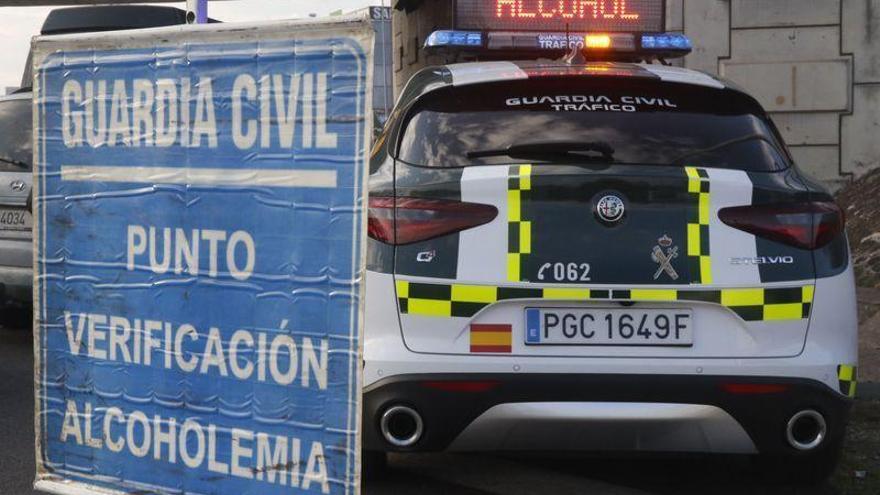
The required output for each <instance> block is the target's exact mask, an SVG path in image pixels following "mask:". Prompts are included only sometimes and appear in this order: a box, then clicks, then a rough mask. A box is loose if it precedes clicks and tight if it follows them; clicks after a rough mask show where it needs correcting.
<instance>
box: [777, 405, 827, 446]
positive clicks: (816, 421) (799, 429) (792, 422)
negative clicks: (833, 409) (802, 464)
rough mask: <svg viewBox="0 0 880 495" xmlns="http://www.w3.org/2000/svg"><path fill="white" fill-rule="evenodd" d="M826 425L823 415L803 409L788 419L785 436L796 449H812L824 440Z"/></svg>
mask: <svg viewBox="0 0 880 495" xmlns="http://www.w3.org/2000/svg"><path fill="white" fill-rule="evenodd" d="M827 433H828V425H827V424H826V423H825V417H824V416H822V415H821V414H819V413H818V412H817V411H814V410H813V409H804V410H803V411H800V412H798V413H796V414H795V415H794V416H792V417H791V419H789V420H788V425H787V426H786V427H785V438H786V440H788V444H789V445H791V446H792V447H794V448H795V449H797V450H813V449H815V448H816V447H818V446H819V445H821V444H822V442H823V441H824V440H825V436H826V434H827Z"/></svg>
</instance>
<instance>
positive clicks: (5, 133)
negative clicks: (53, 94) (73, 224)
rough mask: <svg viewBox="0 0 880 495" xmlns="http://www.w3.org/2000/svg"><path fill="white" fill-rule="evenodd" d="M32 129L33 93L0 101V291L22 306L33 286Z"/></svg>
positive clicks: (4, 98)
mask: <svg viewBox="0 0 880 495" xmlns="http://www.w3.org/2000/svg"><path fill="white" fill-rule="evenodd" d="M31 129H32V120H31V93H30V92H29V91H22V92H18V93H15V94H12V95H8V96H4V97H2V98H0V290H2V296H3V298H4V300H6V301H12V302H21V303H30V301H31V297H32V287H33V272H32V269H31V267H32V264H33V249H32V243H31V241H32V238H33V234H32V231H31V229H32V227H33V218H32V216H31V200H30V198H31V184H32V181H33V171H32V168H31V160H32V154H31V139H32V136H31Z"/></svg>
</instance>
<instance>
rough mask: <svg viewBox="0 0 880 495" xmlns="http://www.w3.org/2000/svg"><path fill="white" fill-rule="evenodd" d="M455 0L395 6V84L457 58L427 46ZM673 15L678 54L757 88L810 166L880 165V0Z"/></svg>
mask: <svg viewBox="0 0 880 495" xmlns="http://www.w3.org/2000/svg"><path fill="white" fill-rule="evenodd" d="M451 4H452V2H450V1H448V0H425V2H424V4H423V5H422V6H421V8H419V9H416V10H413V11H411V12H405V11H395V12H394V17H393V31H394V48H395V50H396V51H395V54H394V71H395V72H394V82H395V87H397V88H399V87H400V86H402V84H403V83H404V82H405V81H406V80H407V79H408V78H409V76H410V75H411V74H412V73H413V72H414V71H415V70H416V69H418V68H420V67H423V66H425V65H431V64H437V63H443V62H446V61H451V60H447V59H445V58H440V57H433V59H431V60H426V59H425V57H424V56H423V52H422V51H421V50H420V47H421V45H422V44H423V43H424V40H425V37H426V36H427V35H428V34H429V33H430V32H431V31H433V30H435V29H441V28H443V27H448V26H449V22H450V19H451ZM666 17H667V28H668V29H669V30H670V31H683V32H685V33H686V34H687V35H688V36H690V37H691V38H692V40H693V42H694V46H695V49H694V52H693V53H692V54H691V55H689V56H687V57H685V58H684V59H682V60H680V61H678V62H677V63H678V64H679V65H684V66H685V67H689V68H693V69H697V70H702V71H706V72H710V73H713V74H720V75H721V76H724V77H726V78H728V79H730V80H732V81H734V82H736V83H737V84H739V85H740V86H742V87H743V88H745V89H746V90H747V91H749V92H750V93H752V94H753V95H755V97H757V98H758V99H759V100H760V101H761V103H762V104H763V105H764V106H765V108H766V109H767V110H768V111H769V112H770V113H771V115H772V117H773V120H774V121H775V122H776V124H777V125H778V126H779V129H780V131H781V132H782V134H783V135H784V137H785V139H786V142H788V144H789V146H790V147H791V150H792V154H793V155H794V156H795V159H796V160H797V162H798V164H799V165H800V166H801V168H803V169H804V170H805V171H807V172H808V173H809V174H811V175H812V176H814V177H815V178H817V179H819V180H822V181H823V182H825V183H827V184H828V185H830V186H832V187H836V186H839V185H841V184H842V183H844V182H846V181H848V180H850V179H851V178H852V177H854V176H855V177H857V176H859V175H861V174H863V173H865V172H866V171H868V170H870V169H873V168H877V167H880V0H668V1H667V16H666Z"/></svg>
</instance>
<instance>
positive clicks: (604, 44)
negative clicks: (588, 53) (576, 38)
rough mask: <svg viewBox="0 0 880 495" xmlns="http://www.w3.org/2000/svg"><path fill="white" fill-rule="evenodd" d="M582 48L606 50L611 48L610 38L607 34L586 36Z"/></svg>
mask: <svg viewBox="0 0 880 495" xmlns="http://www.w3.org/2000/svg"><path fill="white" fill-rule="evenodd" d="M584 48H588V49H607V48H611V36H608V35H607V34H588V35H586V36H584Z"/></svg>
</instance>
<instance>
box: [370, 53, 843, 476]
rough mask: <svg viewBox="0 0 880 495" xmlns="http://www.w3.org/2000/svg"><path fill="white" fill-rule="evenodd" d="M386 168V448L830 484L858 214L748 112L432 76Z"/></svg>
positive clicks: (408, 111) (596, 83) (613, 78)
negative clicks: (757, 473)
mask: <svg viewBox="0 0 880 495" xmlns="http://www.w3.org/2000/svg"><path fill="white" fill-rule="evenodd" d="M371 167H372V168H371V177H370V189H371V192H370V194H371V196H370V218H369V235H370V237H371V241H370V246H369V249H368V251H369V254H368V273H367V296H366V297H367V304H366V308H367V309H366V311H367V315H366V316H367V318H366V322H367V323H366V339H365V347H364V359H365V366H364V382H365V383H364V385H365V389H364V403H365V405H364V421H363V430H364V434H363V435H364V436H363V438H364V448H365V449H367V450H370V451H374V452H384V451H403V452H415V451H439V450H451V451H474V450H480V451H483V450H491V451H510V450H532V451H544V450H550V451H564V450H597V449H598V450H634V451H660V452H670V451H671V452H712V453H736V454H761V457H762V458H765V459H770V460H783V461H784V462H783V463H782V464H783V465H784V466H785V467H786V469H787V470H791V471H795V472H797V471H800V472H802V473H805V474H808V475H811V476H812V477H816V476H823V475H825V474H827V473H828V472H829V470H830V469H831V468H832V467H833V465H834V459H835V457H836V454H837V453H838V451H839V450H840V448H841V443H842V440H843V436H844V429H845V424H846V418H847V413H848V410H849V407H850V403H851V398H852V396H853V394H854V391H855V382H856V360H857V356H856V340H857V338H856V333H857V322H856V307H855V292H854V282H853V273H852V266H851V263H850V261H849V253H848V246H847V241H846V238H845V235H844V218H843V214H842V212H841V211H840V209H839V208H838V207H837V206H836V205H835V204H834V202H833V199H832V196H831V195H830V194H829V193H828V192H827V191H826V190H825V189H824V188H823V187H821V186H820V185H818V184H816V183H815V182H813V181H811V180H810V179H809V178H807V177H806V176H804V175H803V174H802V173H801V172H800V171H799V170H798V169H797V167H796V166H795V164H794V163H793V160H792V157H791V155H790V154H789V152H788V151H787V149H786V147H785V145H784V143H783V141H782V139H781V137H780V135H779V133H778V131H777V130H776V128H775V127H774V125H773V123H772V122H771V121H770V119H769V118H768V116H767V115H766V113H765V112H764V111H763V110H762V108H761V107H760V105H759V104H758V103H757V102H756V101H755V100H754V99H753V98H752V97H750V96H749V95H748V94H745V93H744V92H742V91H741V90H739V89H737V88H736V87H734V86H732V85H731V84H729V83H727V82H725V81H723V80H719V79H716V78H714V77H711V76H708V75H706V74H703V73H698V72H694V71H690V70H686V69H678V68H673V67H668V66H663V65H657V64H644V63H622V62H584V63H573V64H572V63H564V62H533V61H529V62H505V61H500V62H499V61H495V62H475V63H464V64H451V65H446V66H441V67H434V68H429V69H425V70H422V71H421V72H419V73H417V74H416V75H415V76H414V77H413V78H412V79H411V80H410V82H409V83H408V84H407V86H406V87H405V89H404V90H403V92H402V96H401V98H400V100H399V101H398V104H397V107H396V109H395V111H394V113H393V114H392V117H391V118H390V120H389V124H388V125H387V126H386V128H385V131H384V133H383V134H382V136H381V138H380V140H379V142H378V143H377V146H376V148H375V149H374V152H373V160H372V165H371ZM374 457H375V454H374Z"/></svg>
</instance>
